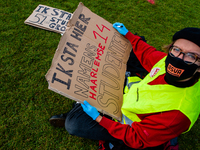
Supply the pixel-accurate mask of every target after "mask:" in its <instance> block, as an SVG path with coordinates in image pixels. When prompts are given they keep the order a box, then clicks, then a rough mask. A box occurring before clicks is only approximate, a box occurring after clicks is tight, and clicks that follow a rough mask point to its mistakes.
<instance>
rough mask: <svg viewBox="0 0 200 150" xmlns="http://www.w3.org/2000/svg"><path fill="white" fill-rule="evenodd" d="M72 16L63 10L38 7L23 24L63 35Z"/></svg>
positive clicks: (43, 6)
mask: <svg viewBox="0 0 200 150" xmlns="http://www.w3.org/2000/svg"><path fill="white" fill-rule="evenodd" d="M71 17H72V14H71V13H69V12H66V11H64V10H60V9H57V8H52V7H49V6H45V5H38V6H37V8H36V9H35V10H34V11H33V13H32V14H31V15H30V16H29V17H28V18H27V19H26V21H25V22H24V23H25V24H28V25H31V26H34V27H38V28H42V29H45V30H49V31H53V32H57V33H60V34H63V33H64V32H65V29H66V25H67V23H68V21H69V19H70V18H71Z"/></svg>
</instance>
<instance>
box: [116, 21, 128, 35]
mask: <svg viewBox="0 0 200 150" xmlns="http://www.w3.org/2000/svg"><path fill="white" fill-rule="evenodd" d="M113 28H115V29H116V30H117V31H118V32H119V33H120V34H122V35H123V36H125V35H126V34H127V33H128V30H127V29H126V27H125V26H124V25H123V23H119V22H116V23H114V24H113Z"/></svg>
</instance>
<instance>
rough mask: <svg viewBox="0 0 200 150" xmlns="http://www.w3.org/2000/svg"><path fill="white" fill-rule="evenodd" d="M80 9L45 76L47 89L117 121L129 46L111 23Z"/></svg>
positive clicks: (119, 115) (63, 37) (84, 9)
mask: <svg viewBox="0 0 200 150" xmlns="http://www.w3.org/2000/svg"><path fill="white" fill-rule="evenodd" d="M79 7H80V8H78V9H77V11H75V12H74V14H73V17H72V19H71V20H70V21H69V23H68V28H67V29H66V32H65V33H64V35H63V36H62V38H61V40H60V43H59V45H58V49H57V50H56V54H55V55H54V59H53V62H52V66H51V68H50V69H49V71H48V73H47V75H46V78H47V80H48V82H49V89H51V90H53V91H55V92H57V93H59V94H62V95H64V96H66V97H68V98H70V99H73V100H76V101H79V102H82V101H84V100H87V101H88V102H89V103H90V104H91V105H93V106H95V107H96V108H97V109H98V110H99V111H101V112H103V113H106V114H108V115H110V116H112V117H115V118H116V119H120V118H121V110H120V108H121V105H122V100H123V85H124V78H125V70H126V62H127V60H128V58H129V54H130V51H131V44H130V43H129V41H128V40H127V39H125V38H124V37H123V36H121V35H120V34H119V33H118V32H117V31H116V30H115V29H114V28H113V27H112V24H110V23H109V22H107V21H105V20H104V19H103V18H101V17H99V16H97V15H96V14H93V13H91V12H90V11H88V9H87V8H86V7H83V6H82V5H79Z"/></svg>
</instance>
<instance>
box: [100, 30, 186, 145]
mask: <svg viewBox="0 0 200 150" xmlns="http://www.w3.org/2000/svg"><path fill="white" fill-rule="evenodd" d="M125 37H126V38H127V39H128V40H129V41H130V42H131V44H132V47H133V51H134V53H135V55H136V56H137V58H138V59H139V61H140V63H141V64H142V66H143V67H144V68H145V69H146V70H147V71H148V72H150V71H151V69H152V67H153V66H154V65H155V64H156V63H157V62H158V61H159V60H161V59H162V58H163V57H164V56H166V53H164V52H161V51H157V50H156V49H155V48H154V47H152V46H150V45H148V44H147V43H145V42H144V41H142V39H141V38H140V37H139V36H136V35H133V34H132V33H131V32H128V33H127V34H126V36H125ZM164 76H165V75H161V76H159V77H158V78H156V79H155V80H154V81H152V82H150V83H148V84H150V85H156V84H167V83H166V81H165V80H164ZM137 116H138V117H139V118H140V119H141V121H140V122H133V123H132V125H131V126H129V125H124V124H121V123H119V122H115V121H112V120H110V119H107V118H106V117H103V118H102V120H101V122H100V123H99V124H100V125H101V126H103V127H104V128H106V129H107V130H108V132H109V133H110V134H111V135H112V136H113V137H115V138H117V139H121V140H123V141H124V143H125V144H126V145H127V146H129V147H132V148H135V149H144V148H147V147H155V146H158V145H161V144H164V143H166V142H168V141H169V140H171V139H173V138H175V137H177V136H179V135H180V134H181V133H182V132H184V131H186V130H187V129H188V128H189V126H190V120H189V119H188V118H187V117H186V116H185V115H184V114H183V113H182V112H180V111H178V110H172V111H166V112H160V113H153V114H138V115H137Z"/></svg>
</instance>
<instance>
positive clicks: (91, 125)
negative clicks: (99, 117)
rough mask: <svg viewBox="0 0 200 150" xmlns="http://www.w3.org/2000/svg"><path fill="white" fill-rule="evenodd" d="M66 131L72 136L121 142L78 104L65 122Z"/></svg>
mask: <svg viewBox="0 0 200 150" xmlns="http://www.w3.org/2000/svg"><path fill="white" fill-rule="evenodd" d="M65 129H66V130H67V131H68V133H69V134H71V135H76V136H79V137H83V138H87V139H92V140H105V141H116V142H120V140H118V139H115V138H114V137H112V136H111V135H110V134H109V133H108V131H107V130H106V129H105V128H104V127H102V126H101V125H99V123H97V122H96V121H94V120H93V119H92V118H91V117H90V116H88V115H87V114H86V113H85V112H84V111H83V109H82V107H81V104H80V103H78V104H76V105H75V106H74V108H73V109H71V110H70V111H69V112H68V114H67V117H66V120H65Z"/></svg>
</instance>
